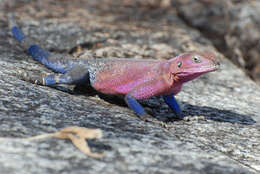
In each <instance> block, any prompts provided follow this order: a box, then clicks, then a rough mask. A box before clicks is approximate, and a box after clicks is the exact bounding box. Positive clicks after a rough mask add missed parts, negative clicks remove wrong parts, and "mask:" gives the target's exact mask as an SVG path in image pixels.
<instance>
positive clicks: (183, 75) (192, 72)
mask: <svg viewBox="0 0 260 174" xmlns="http://www.w3.org/2000/svg"><path fill="white" fill-rule="evenodd" d="M218 69H219V63H216V64H213V65H205V66H197V67H191V68H186V69H185V71H180V72H177V73H175V75H176V76H177V77H178V78H179V80H181V81H183V82H187V81H190V80H192V79H195V78H197V77H198V76H200V75H202V74H205V73H208V72H212V71H216V70H218Z"/></svg>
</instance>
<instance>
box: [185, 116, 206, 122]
mask: <svg viewBox="0 0 260 174" xmlns="http://www.w3.org/2000/svg"><path fill="white" fill-rule="evenodd" d="M183 120H184V121H199V120H202V121H205V120H206V117H205V116H203V115H200V116H193V117H188V116H187V117H184V118H183Z"/></svg>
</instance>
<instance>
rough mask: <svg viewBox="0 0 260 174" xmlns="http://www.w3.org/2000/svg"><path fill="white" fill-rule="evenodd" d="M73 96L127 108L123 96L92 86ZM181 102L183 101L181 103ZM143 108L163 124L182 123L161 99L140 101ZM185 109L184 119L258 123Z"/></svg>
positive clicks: (193, 107) (206, 110) (222, 111)
mask: <svg viewBox="0 0 260 174" xmlns="http://www.w3.org/2000/svg"><path fill="white" fill-rule="evenodd" d="M72 94H73V95H85V96H95V95H98V96H99V97H100V98H101V99H103V100H105V101H107V102H109V103H111V104H116V105H119V106H123V107H127V105H126V103H125V101H124V98H123V96H110V95H105V94H102V93H100V92H98V91H96V90H95V89H93V88H92V87H91V86H87V85H78V86H76V87H75V88H74V90H73V92H72ZM180 102H181V101H180ZM140 103H141V104H142V106H144V108H145V110H146V111H147V112H148V114H150V115H152V116H153V117H155V118H156V119H157V120H159V121H163V122H172V121H180V119H177V118H176V117H175V115H174V113H173V112H172V110H171V109H170V108H169V107H168V106H167V105H166V104H165V103H164V101H163V99H162V98H161V97H152V98H151V99H148V100H143V101H140ZM181 103H182V105H183V106H184V107H183V116H184V117H190V118H192V117H195V116H204V117H205V118H206V119H207V120H213V121H216V122H228V123H233V124H243V125H252V124H254V123H256V121H255V120H254V119H253V118H252V117H251V116H249V115H243V114H239V113H236V112H233V111H230V110H225V109H217V108H214V107H208V106H196V105H191V104H189V103H187V102H181Z"/></svg>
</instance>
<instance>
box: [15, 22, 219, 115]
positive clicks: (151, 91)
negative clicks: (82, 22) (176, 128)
mask: <svg viewBox="0 0 260 174" xmlns="http://www.w3.org/2000/svg"><path fill="white" fill-rule="evenodd" d="M11 30H12V34H13V36H14V37H15V38H16V39H17V40H18V42H19V43H20V44H21V45H22V46H23V47H24V48H25V49H27V50H28V52H29V54H30V55H31V56H32V57H33V59H35V60H37V61H39V62H40V63H42V64H43V65H45V66H46V67H48V68H49V69H51V70H53V71H55V72H57V73H60V75H56V74H50V75H47V76H43V77H40V76H38V78H36V79H35V82H36V83H38V84H41V85H47V86H50V85H56V84H74V85H78V84H89V85H91V86H92V87H93V88H94V89H95V90H97V91H99V92H101V93H104V94H112V95H122V94H123V95H125V97H124V99H125V102H126V103H127V105H128V106H129V108H131V109H132V110H133V111H134V112H135V113H136V114H137V115H138V116H139V117H140V118H143V119H145V118H146V117H147V115H148V114H147V113H146V112H145V110H144V109H143V107H142V106H141V105H140V103H139V102H138V100H142V99H148V98H151V97H153V96H159V95H162V96H163V99H164V101H165V102H166V103H167V104H168V106H169V107H170V108H171V109H172V110H173V112H174V113H175V114H176V115H177V117H179V118H183V115H182V112H181V109H180V107H179V105H178V103H177V101H176V99H175V97H174V95H176V94H178V93H179V92H180V90H181V87H182V84H183V83H185V82H188V81H190V80H193V79H195V78H197V77H198V76H200V75H202V74H205V73H208V72H211V71H215V70H217V67H218V65H219V64H218V62H217V61H216V57H215V55H214V54H212V53H200V52H188V53H184V54H181V55H179V56H177V57H174V58H172V59H170V60H152V59H145V60H142V59H117V58H114V59H109V58H102V59H82V58H71V59H68V58H63V57H61V56H58V55H53V54H50V53H49V52H48V51H46V50H44V49H43V48H41V47H40V46H38V45H37V44H35V43H34V42H33V41H32V40H31V39H30V38H26V37H25V35H24V34H23V33H22V32H21V30H20V29H19V28H18V27H17V26H15V25H14V26H12V29H11Z"/></svg>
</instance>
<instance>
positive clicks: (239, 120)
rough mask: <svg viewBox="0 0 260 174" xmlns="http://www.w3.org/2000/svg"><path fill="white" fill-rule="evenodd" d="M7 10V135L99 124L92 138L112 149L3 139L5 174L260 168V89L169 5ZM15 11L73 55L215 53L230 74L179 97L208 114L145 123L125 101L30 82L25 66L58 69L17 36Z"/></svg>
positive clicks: (2, 101) (1, 43)
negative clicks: (97, 155)
mask: <svg viewBox="0 0 260 174" xmlns="http://www.w3.org/2000/svg"><path fill="white" fill-rule="evenodd" d="M0 8H1V12H0V38H1V39H0V86H1V87H0V96H1V98H0V137H28V136H33V135H39V134H43V133H47V132H54V131H56V130H58V129H60V128H64V127H67V126H71V125H76V126H82V127H90V128H100V129H102V130H103V133H104V137H103V138H102V139H100V140H95V141H89V144H90V145H91V148H92V149H93V150H94V151H96V152H100V151H104V152H105V154H106V155H105V157H104V158H103V159H93V158H90V157H88V156H85V155H84V154H82V153H81V152H79V151H78V150H77V149H76V148H75V147H74V146H73V145H72V144H71V142H69V141H64V140H56V139H47V140H41V141H30V142H29V141H17V140H8V141H4V142H0V173H1V174H16V173H19V174H23V173H26V174H27V173H54V174H55V173H57V174H58V173H63V174H65V173H77V174H79V173H82V174H83V173H84V174H85V173H184V174H186V173H187V174H191V173H192V174H196V173H198V174H199V173H200V174H201V173H202V174H203V173H212V174H213V173H227V174H237V173H241V174H242V173H243V174H245V173H259V172H260V88H259V87H258V86H257V85H256V84H255V83H254V82H253V81H251V80H250V79H249V78H248V77H247V76H246V75H245V74H244V73H243V72H242V71H241V70H239V69H238V68H237V67H236V66H234V65H233V64H232V63H231V62H230V61H228V60H227V59H226V58H225V57H224V56H223V55H222V54H221V53H220V52H217V51H216V49H215V48H214V45H213V44H212V42H213V41H212V40H208V39H206V38H205V36H204V35H202V34H201V33H200V32H199V31H198V30H196V29H194V28H191V27H189V26H187V25H186V24H185V22H183V21H182V19H181V18H179V17H178V15H177V12H176V9H175V7H171V5H170V3H169V2H168V1H164V0H162V1H136V0H135V1H127V0H125V1H116V0H113V1H112V0H111V1H109V0H104V1H95V0H93V1H83V0H82V1H81V0H77V1H76V0H75V1H63V0H59V1H51V0H46V1H40V0H38V1H3V3H2V4H1V5H0ZM10 11H15V12H16V15H17V17H18V20H19V24H20V26H21V27H22V29H23V31H24V32H25V34H27V35H30V36H31V37H32V38H34V39H35V40H36V41H37V42H39V43H41V44H42V45H43V46H44V47H45V48H47V49H48V50H51V51H52V52H53V53H63V54H64V55H66V56H80V57H86V58H87V57H97V58H99V57H128V58H131V57H138V58H144V59H145V58H148V57H149V58H156V59H168V58H170V57H172V56H175V55H177V54H179V53H181V52H183V51H190V50H200V51H203V50H210V51H213V52H215V53H216V54H217V55H218V56H219V58H220V62H221V70H220V71H218V72H214V73H210V74H207V75H204V76H202V77H201V78H199V79H197V80H194V81H192V82H190V83H188V84H186V85H185V86H184V88H183V91H182V92H181V93H180V94H178V96H177V98H178V99H179V101H180V104H181V106H182V108H183V110H184V113H185V115H186V116H187V117H196V116H205V117H206V120H197V121H196V120H193V121H180V120H172V121H169V122H167V126H168V128H167V129H166V128H164V127H162V126H161V125H157V124H152V123H145V122H143V121H140V120H139V119H138V118H136V117H135V115H134V114H133V112H132V111H130V110H129V109H128V108H127V107H125V106H123V101H122V100H121V99H119V98H112V99H110V100H108V99H107V98H106V97H103V96H99V95H96V94H95V93H93V91H92V92H89V93H88V90H86V91H84V92H86V95H84V94H82V93H83V92H82V91H81V92H77V93H78V94H75V93H76V92H72V91H71V90H72V89H73V87H71V86H60V87H56V88H50V87H43V86H37V85H34V84H31V83H28V82H25V81H22V80H21V78H20V75H19V74H21V73H22V72H33V73H49V72H50V70H47V69H46V68H45V67H43V66H42V65H40V64H39V63H37V62H35V61H33V60H32V59H31V57H30V56H28V55H27V54H26V53H25V51H24V50H23V49H22V48H21V47H20V46H19V44H18V43H17V42H16V41H15V40H14V39H13V38H12V37H11V35H10V33H9V29H8V20H7V18H6V14H7V12H10ZM77 46H80V47H81V52H80V53H78V52H77V49H76V48H77ZM77 90H79V89H77ZM143 104H144V106H145V109H146V110H148V111H149V113H151V114H152V115H153V116H155V117H156V118H158V119H159V120H165V119H164V118H166V117H167V116H169V115H171V114H173V113H172V112H171V111H170V109H169V108H168V107H167V106H166V105H165V104H164V103H163V101H162V99H161V98H153V99H151V100H148V101H144V102H143Z"/></svg>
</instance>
